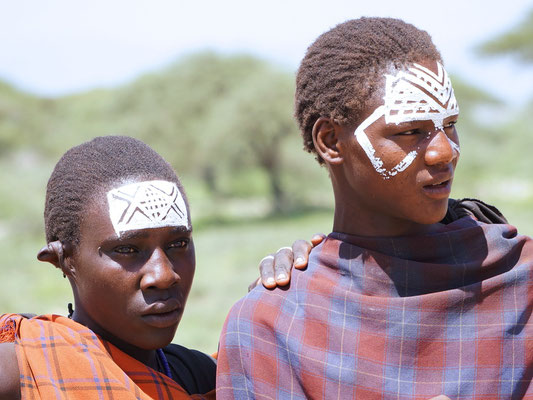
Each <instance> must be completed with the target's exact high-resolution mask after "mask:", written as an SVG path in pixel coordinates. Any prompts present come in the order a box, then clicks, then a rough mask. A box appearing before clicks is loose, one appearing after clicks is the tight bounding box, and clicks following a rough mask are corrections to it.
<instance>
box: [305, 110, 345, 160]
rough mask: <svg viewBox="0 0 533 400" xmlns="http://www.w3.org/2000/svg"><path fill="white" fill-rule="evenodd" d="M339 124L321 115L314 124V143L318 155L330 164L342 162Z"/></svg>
mask: <svg viewBox="0 0 533 400" xmlns="http://www.w3.org/2000/svg"><path fill="white" fill-rule="evenodd" d="M339 129H340V127H339V125H338V124H336V123H335V122H333V121H332V120H331V119H329V118H325V117H320V118H319V119H317V120H316V122H315V124H314V125H313V132H312V135H313V144H314V145H315V149H316V151H317V153H318V155H319V156H320V157H321V158H322V159H323V160H324V161H325V162H326V163H328V164H341V163H342V161H343V159H342V154H341V152H340V150H339V148H338V146H337V145H338V143H339Z"/></svg>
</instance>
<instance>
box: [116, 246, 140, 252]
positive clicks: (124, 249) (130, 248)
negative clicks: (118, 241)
mask: <svg viewBox="0 0 533 400" xmlns="http://www.w3.org/2000/svg"><path fill="white" fill-rule="evenodd" d="M114 251H115V252H116V253H119V254H133V253H135V252H137V249H135V248H134V247H133V246H118V247H115V250H114Z"/></svg>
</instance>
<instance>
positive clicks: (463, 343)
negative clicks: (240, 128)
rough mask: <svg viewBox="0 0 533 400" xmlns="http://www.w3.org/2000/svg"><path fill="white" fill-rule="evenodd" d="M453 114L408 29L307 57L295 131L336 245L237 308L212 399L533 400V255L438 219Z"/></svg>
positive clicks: (496, 229) (369, 24) (334, 38)
mask: <svg viewBox="0 0 533 400" xmlns="http://www.w3.org/2000/svg"><path fill="white" fill-rule="evenodd" d="M458 114H459V109H458V106H457V103H456V101H455V96H454V94H453V89H452V87H451V83H450V82H449V78H448V76H447V74H446V71H445V70H444V68H443V67H442V60H441V57H440V54H439V53H438V51H437V50H436V48H435V46H434V45H433V43H432V42H431V39H430V37H429V35H428V34H427V33H426V32H423V31H420V30H418V29H417V28H415V27H413V26H412V25H409V24H406V23H404V22H402V21H399V20H394V19H386V18H362V19H360V20H354V21H348V22H346V23H344V24H341V25H339V26H337V27H335V28H334V29H332V30H331V31H329V32H326V33H325V34H323V35H322V36H320V37H319V38H318V39H317V41H316V42H315V43H314V44H313V45H311V46H310V47H309V49H308V52H307V54H306V56H305V58H304V60H303V61H302V64H301V66H300V69H299V71H298V76H297V88H296V117H297V119H298V121H299V123H300V127H301V130H302V134H303V137H304V143H305V146H306V147H307V149H308V150H309V151H311V152H313V153H314V154H315V155H316V156H317V159H318V160H319V162H320V163H323V164H325V165H326V167H327V168H328V171H329V174H330V177H331V181H332V186H333V190H334V194H335V217H334V223H333V232H332V233H331V234H330V235H329V236H328V237H327V238H326V239H325V241H324V242H323V243H322V244H321V245H320V246H318V247H317V248H315V249H314V250H313V251H312V253H311V256H310V260H309V265H308V268H307V270H305V271H298V270H295V271H294V272H293V276H292V281H291V283H290V286H289V287H288V288H277V289H275V290H273V291H270V292H269V291H268V290H267V289H265V288H263V287H257V288H255V289H254V290H252V291H251V292H250V293H249V294H248V295H247V296H246V297H245V298H244V299H242V300H240V301H239V302H238V303H237V304H236V305H235V306H234V307H233V308H232V310H231V312H230V314H229V316H228V318H227V320H226V323H225V326H224V330H223V333H222V336H221V341H220V350H219V359H218V370H217V397H218V398H219V399H231V398H236V399H247V398H281V399H285V398H287V399H288V398H291V399H322V398H336V399H347V398H357V399H393V398H394V399H428V398H431V397H433V396H437V395H446V396H448V397H449V398H451V399H480V400H481V399H483V400H487V399H533V387H532V386H531V385H530V383H531V375H532V374H533V328H532V326H531V324H530V322H529V321H530V317H531V311H532V310H533V284H532V283H531V282H532V281H533V280H532V278H533V276H532V275H533V241H532V240H531V239H530V238H529V237H526V236H523V235H520V234H518V233H517V231H516V229H515V228H514V227H512V226H510V225H507V224H486V223H484V222H482V221H481V220H479V219H478V218H476V213H475V212H465V213H464V214H462V215H464V216H463V217H462V218H459V219H455V220H454V221H453V222H449V219H448V218H445V219H443V217H444V216H445V214H446V211H447V206H448V196H449V194H450V190H451V183H452V180H453V173H454V170H455V166H456V164H457V160H458V158H459V154H460V149H459V141H458V136H457V132H456V129H455V126H454V125H455V122H456V121H457V118H458ZM452 219H453V218H452Z"/></svg>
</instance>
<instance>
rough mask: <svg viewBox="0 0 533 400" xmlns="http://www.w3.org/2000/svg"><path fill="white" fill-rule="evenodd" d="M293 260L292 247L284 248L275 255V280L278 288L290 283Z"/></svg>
mask: <svg viewBox="0 0 533 400" xmlns="http://www.w3.org/2000/svg"><path fill="white" fill-rule="evenodd" d="M292 260H293V257H292V249H291V248H290V247H282V248H281V249H279V250H278V251H277V252H276V254H275V255H274V278H275V279H276V284H277V285H278V286H285V285H286V284H287V283H289V280H290V276H291V265H292Z"/></svg>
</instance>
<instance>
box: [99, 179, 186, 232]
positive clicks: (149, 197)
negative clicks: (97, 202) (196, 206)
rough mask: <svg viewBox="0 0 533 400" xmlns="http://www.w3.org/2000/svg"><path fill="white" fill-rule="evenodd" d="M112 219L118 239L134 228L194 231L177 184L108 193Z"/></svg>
mask: <svg viewBox="0 0 533 400" xmlns="http://www.w3.org/2000/svg"><path fill="white" fill-rule="evenodd" d="M107 202H108V206H109V217H110V218H111V223H112V224H113V228H114V229H115V232H116V234H117V235H118V236H120V233H121V232H125V231H130V230H134V229H147V228H162V227H166V226H176V227H181V226H183V227H186V228H187V229H190V225H189V215H188V213H187V207H186V205H185V200H184V199H183V196H182V195H181V192H180V190H179V189H178V187H177V186H176V184H175V183H173V182H167V181H160V180H154V181H145V182H135V183H131V184H127V185H123V186H121V187H119V188H116V189H112V190H110V191H109V192H107Z"/></svg>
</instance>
